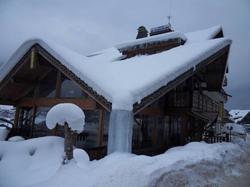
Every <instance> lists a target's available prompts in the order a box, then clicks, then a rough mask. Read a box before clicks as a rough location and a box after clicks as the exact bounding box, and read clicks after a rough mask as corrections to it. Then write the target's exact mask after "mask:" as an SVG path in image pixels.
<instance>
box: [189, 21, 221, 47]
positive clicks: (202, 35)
mask: <svg viewBox="0 0 250 187" xmlns="http://www.w3.org/2000/svg"><path fill="white" fill-rule="evenodd" d="M221 31H222V27H221V26H220V25H217V26H214V27H211V28H208V29H204V30H199V31H195V32H189V33H186V34H185V35H186V37H187V42H188V43H189V42H197V41H203V40H210V39H213V38H214V37H215V36H216V35H218V34H219V33H220V32H221Z"/></svg>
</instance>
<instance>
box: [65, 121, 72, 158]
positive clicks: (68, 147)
mask: <svg viewBox="0 0 250 187" xmlns="http://www.w3.org/2000/svg"><path fill="white" fill-rule="evenodd" d="M64 152H65V154H66V159H67V160H71V159H72V158H73V140H72V131H71V130H70V128H69V125H68V123H67V122H65V123H64Z"/></svg>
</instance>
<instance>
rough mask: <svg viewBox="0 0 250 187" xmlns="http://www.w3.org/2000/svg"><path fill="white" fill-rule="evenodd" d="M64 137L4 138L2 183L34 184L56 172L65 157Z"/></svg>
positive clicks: (4, 185)
mask: <svg viewBox="0 0 250 187" xmlns="http://www.w3.org/2000/svg"><path fill="white" fill-rule="evenodd" d="M63 156H64V151H63V139H62V138H59V137H43V138H35V139H30V140H24V141H19V142H8V141H0V186H1V187H17V186H26V185H34V184H37V183H39V182H41V181H44V180H47V179H48V178H50V177H51V176H53V175H55V174H56V173H57V171H58V169H59V168H60V167H61V164H62V161H63Z"/></svg>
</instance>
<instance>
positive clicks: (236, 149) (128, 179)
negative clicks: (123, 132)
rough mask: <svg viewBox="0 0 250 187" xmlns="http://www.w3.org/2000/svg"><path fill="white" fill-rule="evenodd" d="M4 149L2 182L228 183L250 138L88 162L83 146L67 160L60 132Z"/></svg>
mask: <svg viewBox="0 0 250 187" xmlns="http://www.w3.org/2000/svg"><path fill="white" fill-rule="evenodd" d="M0 148H1V149H0V186H3V187H27V186H35V187H57V186H58V187H59V186H60V187H69V186H74V187H78V186H79V187H80V186H81V187H82V186H85V187H88V186H102V187H103V186H112V187H116V186H119V187H123V186H126V187H127V186H130V187H133V186H136V187H137V186H150V187H151V186H206V185H219V186H221V185H224V186H227V182H228V181H230V179H232V178H239V177H241V176H243V175H241V172H242V171H244V170H243V169H244V168H243V167H242V166H243V165H245V167H246V164H245V163H246V161H247V158H248V157H249V155H250V154H249V152H248V151H249V150H250V149H249V148H250V137H249V136H247V138H246V141H244V140H243V139H240V138H234V143H217V144H206V143H204V142H193V143H189V144H187V145H186V146H182V147H176V148H172V149H170V150H168V151H167V152H166V153H164V154H161V155H158V156H154V157H149V156H137V155H133V154H125V153H114V154H111V155H109V156H106V157H105V158H103V159H101V160H98V161H89V160H88V157H87V155H86V154H85V152H84V151H81V150H76V151H75V152H74V157H75V159H74V160H73V161H71V162H70V163H68V164H66V165H62V161H63V155H64V153H63V139H61V138H58V137H44V138H36V139H30V140H24V141H20V142H7V141H0ZM249 163H250V162H249ZM246 180H247V178H246ZM243 182H246V181H243Z"/></svg>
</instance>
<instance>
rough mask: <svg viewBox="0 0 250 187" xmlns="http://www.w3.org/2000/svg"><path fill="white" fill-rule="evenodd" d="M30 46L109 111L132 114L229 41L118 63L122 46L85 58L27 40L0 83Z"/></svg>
mask: <svg viewBox="0 0 250 187" xmlns="http://www.w3.org/2000/svg"><path fill="white" fill-rule="evenodd" d="M176 34H177V33H176ZM174 35H175V34H174ZM163 36H164V37H165V36H166V35H163ZM158 37H162V36H161V35H159V36H158ZM150 38H151V37H149V39H150ZM152 38H153V37H152ZM142 40H143V39H142ZM139 41H140V40H139ZM34 44H39V45H40V46H41V47H43V48H44V49H46V50H47V51H48V52H49V53H50V54H51V55H52V56H53V57H54V58H56V59H57V60H59V61H60V62H61V63H62V64H63V65H64V66H65V67H67V68H68V69H69V70H71V71H72V72H74V73H75V75H76V76H77V77H79V78H80V79H81V80H83V81H84V82H85V83H86V84H87V85H88V86H89V87H91V88H93V89H94V90H95V91H96V92H97V93H98V94H100V95H102V96H103V97H105V99H107V100H108V101H110V102H111V103H112V108H113V109H124V110H132V108H133V104H134V103H137V102H140V101H141V100H142V99H143V98H144V97H146V96H148V95H150V94H151V93H153V92H155V91H156V90H158V89H159V88H160V87H162V86H165V85H167V83H168V82H170V81H172V80H174V79H175V78H177V77H178V76H179V75H181V74H182V73H184V72H185V71H187V70H189V69H190V68H193V67H195V66H196V65H197V64H199V63H200V62H202V61H203V60H205V59H207V58H208V57H210V56H211V55H213V54H215V53H216V52H218V51H219V50H221V49H222V48H224V47H226V46H228V45H230V44H231V40H229V39H225V38H220V39H213V40H202V41H197V42H192V43H189V45H182V46H178V47H175V48H173V49H171V50H168V51H164V52H161V53H158V54H153V55H144V56H136V57H133V58H129V59H126V60H122V61H121V60H119V59H120V57H121V56H122V54H121V53H120V52H119V51H118V49H117V46H118V47H119V46H120V47H121V46H123V45H117V46H116V48H110V49H107V50H104V51H101V52H98V53H95V54H92V55H90V56H88V57H86V56H83V55H81V54H78V53H76V52H74V51H72V50H70V49H67V48H65V47H62V46H59V45H57V44H55V43H53V42H51V41H47V40H42V39H31V40H28V41H26V42H24V43H23V44H22V45H21V46H20V47H19V48H18V49H17V51H16V52H15V53H14V55H13V56H12V57H11V58H10V59H9V61H8V62H7V63H6V64H4V65H3V66H2V68H1V69H0V81H1V80H3V78H4V77H5V76H6V75H7V73H8V72H9V71H10V70H11V69H12V68H13V67H14V66H15V65H16V63H17V62H18V61H19V60H20V59H21V58H22V56H23V55H24V54H25V53H26V52H27V51H28V50H29V49H30V48H31V47H32V46H33V45H34Z"/></svg>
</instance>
